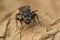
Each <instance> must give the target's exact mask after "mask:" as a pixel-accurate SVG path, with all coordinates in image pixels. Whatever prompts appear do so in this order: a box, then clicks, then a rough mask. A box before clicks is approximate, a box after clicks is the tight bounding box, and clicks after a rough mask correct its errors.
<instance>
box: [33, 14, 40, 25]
mask: <svg viewBox="0 0 60 40" xmlns="http://www.w3.org/2000/svg"><path fill="white" fill-rule="evenodd" d="M34 19H35V22H36V23H38V24H40V21H39V17H38V15H37V14H34Z"/></svg>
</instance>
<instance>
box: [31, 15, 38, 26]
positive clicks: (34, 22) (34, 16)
mask: <svg viewBox="0 0 60 40" xmlns="http://www.w3.org/2000/svg"><path fill="white" fill-rule="evenodd" d="M32 16H33V17H32V19H33V24H34V26H35V25H36V24H37V22H36V14H33V15H32Z"/></svg>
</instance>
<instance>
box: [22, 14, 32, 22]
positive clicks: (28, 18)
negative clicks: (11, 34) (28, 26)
mask: <svg viewBox="0 0 60 40" xmlns="http://www.w3.org/2000/svg"><path fill="white" fill-rule="evenodd" d="M23 20H24V22H26V23H29V22H30V21H31V15H24V16H23Z"/></svg>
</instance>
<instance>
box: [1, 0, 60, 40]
mask: <svg viewBox="0 0 60 40" xmlns="http://www.w3.org/2000/svg"><path fill="white" fill-rule="evenodd" d="M25 5H29V6H30V7H31V10H38V12H36V13H37V14H38V16H39V21H40V24H35V26H33V25H34V22H32V23H31V24H29V25H27V24H25V23H23V26H24V29H23V30H22V29H21V28H22V26H21V24H20V22H19V21H17V25H16V20H15V15H16V14H17V13H18V8H19V7H21V6H25ZM36 20H37V19H36ZM37 22H38V21H37ZM30 26H32V27H30ZM0 40H60V0H0Z"/></svg>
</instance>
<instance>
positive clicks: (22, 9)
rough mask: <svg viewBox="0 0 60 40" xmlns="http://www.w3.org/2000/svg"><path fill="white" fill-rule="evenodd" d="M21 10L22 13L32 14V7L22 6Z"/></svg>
mask: <svg viewBox="0 0 60 40" xmlns="http://www.w3.org/2000/svg"><path fill="white" fill-rule="evenodd" d="M19 10H20V11H21V12H22V13H25V12H30V11H31V10H30V6H22V7H20V8H19Z"/></svg>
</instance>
